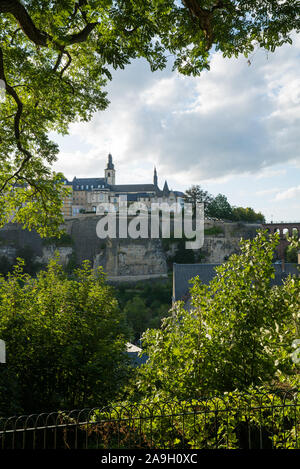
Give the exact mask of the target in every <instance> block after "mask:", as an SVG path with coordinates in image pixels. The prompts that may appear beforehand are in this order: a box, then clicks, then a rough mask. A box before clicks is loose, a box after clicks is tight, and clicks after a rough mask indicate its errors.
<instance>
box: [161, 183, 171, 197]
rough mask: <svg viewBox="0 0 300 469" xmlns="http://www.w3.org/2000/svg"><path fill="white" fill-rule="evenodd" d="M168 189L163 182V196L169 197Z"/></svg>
mask: <svg viewBox="0 0 300 469" xmlns="http://www.w3.org/2000/svg"><path fill="white" fill-rule="evenodd" d="M169 193H170V191H169V187H168V183H167V181H165V184H164V188H163V195H169Z"/></svg>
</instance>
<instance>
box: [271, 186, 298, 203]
mask: <svg viewBox="0 0 300 469" xmlns="http://www.w3.org/2000/svg"><path fill="white" fill-rule="evenodd" d="M296 197H300V186H297V187H290V188H289V189H287V190H286V191H283V192H278V194H276V197H275V200H287V199H295V198H296Z"/></svg>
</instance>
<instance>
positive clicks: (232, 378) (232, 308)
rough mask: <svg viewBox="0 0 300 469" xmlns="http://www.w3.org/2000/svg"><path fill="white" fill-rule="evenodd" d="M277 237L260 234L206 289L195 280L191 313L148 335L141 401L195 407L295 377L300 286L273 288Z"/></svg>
mask: <svg viewBox="0 0 300 469" xmlns="http://www.w3.org/2000/svg"><path fill="white" fill-rule="evenodd" d="M278 242H279V238H278V236H277V235H272V236H270V237H269V238H268V235H267V233H266V232H262V231H260V232H258V235H257V236H256V238H255V239H253V240H251V241H249V240H243V241H242V242H241V254H239V255H237V254H234V255H232V256H231V257H230V259H229V260H228V261H227V262H226V263H224V264H223V265H222V266H219V267H218V268H216V272H217V274H216V276H215V277H214V279H213V280H212V281H211V282H210V284H209V285H203V284H201V282H200V280H199V278H196V279H194V281H193V286H192V288H191V308H190V309H186V308H185V307H184V305H183V303H182V302H177V303H175V305H174V306H173V309H172V315H171V316H170V317H168V318H166V319H165V320H164V321H163V326H162V328H161V329H158V330H148V331H147V332H146V333H145V334H144V336H143V347H144V351H145V353H146V355H147V356H148V357H149V360H148V361H147V363H146V364H145V365H144V366H143V367H141V369H140V370H139V372H138V376H137V380H136V381H135V388H134V389H136V383H137V388H138V390H139V392H140V393H141V396H142V397H143V398H144V399H146V400H147V399H149V400H152V399H155V400H157V399H158V400H160V399H161V400H164V399H166V400H168V399H178V400H185V399H192V398H199V397H200V396H207V395H208V394H210V393H213V394H214V395H216V394H217V395H218V394H220V393H223V392H230V391H233V390H239V391H242V392H244V391H246V390H248V389H249V388H250V387H251V386H260V385H266V386H270V385H272V384H274V381H275V380H280V379H281V377H282V376H288V375H289V374H291V373H295V372H296V371H297V367H296V365H294V364H293V362H292V360H291V353H292V351H293V348H292V343H293V340H294V339H295V338H297V337H299V333H300V329H299V318H298V311H299V306H300V303H299V301H300V280H299V278H289V279H288V280H287V281H286V282H285V284H284V285H283V286H280V287H278V286H276V287H272V284H271V278H272V277H274V267H273V265H272V258H273V252H274V249H275V247H276V245H277V244H278Z"/></svg>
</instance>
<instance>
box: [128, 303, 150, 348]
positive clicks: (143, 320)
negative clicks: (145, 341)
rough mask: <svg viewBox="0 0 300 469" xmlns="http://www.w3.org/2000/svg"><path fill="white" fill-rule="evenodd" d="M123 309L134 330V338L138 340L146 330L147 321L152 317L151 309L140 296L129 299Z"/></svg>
mask: <svg viewBox="0 0 300 469" xmlns="http://www.w3.org/2000/svg"><path fill="white" fill-rule="evenodd" d="M123 311H124V314H125V315H126V318H127V322H128V325H129V327H130V328H131V330H132V332H133V340H134V341H138V340H139V339H140V338H141V335H142V332H144V331H145V330H146V325H147V322H148V320H149V319H150V317H151V316H150V311H149V309H148V308H147V306H146V303H145V301H144V300H143V298H141V297H140V296H134V297H133V298H132V299H131V300H128V301H127V303H126V305H125V307H124V310H123Z"/></svg>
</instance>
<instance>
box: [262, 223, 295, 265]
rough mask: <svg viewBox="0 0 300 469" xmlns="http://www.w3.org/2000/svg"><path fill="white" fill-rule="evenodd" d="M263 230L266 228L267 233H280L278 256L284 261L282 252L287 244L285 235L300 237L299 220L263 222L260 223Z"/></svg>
mask: <svg viewBox="0 0 300 469" xmlns="http://www.w3.org/2000/svg"><path fill="white" fill-rule="evenodd" d="M262 227H263V229H264V230H268V231H269V233H272V234H273V233H276V232H277V233H279V234H280V244H279V246H278V248H277V252H278V257H279V258H280V259H281V260H282V261H283V262H284V253H285V249H286V247H287V246H288V245H289V242H288V241H287V239H286V236H287V235H288V236H292V235H294V236H295V235H297V237H298V239H299V238H300V222H295V223H284V222H282V223H263V225H262Z"/></svg>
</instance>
